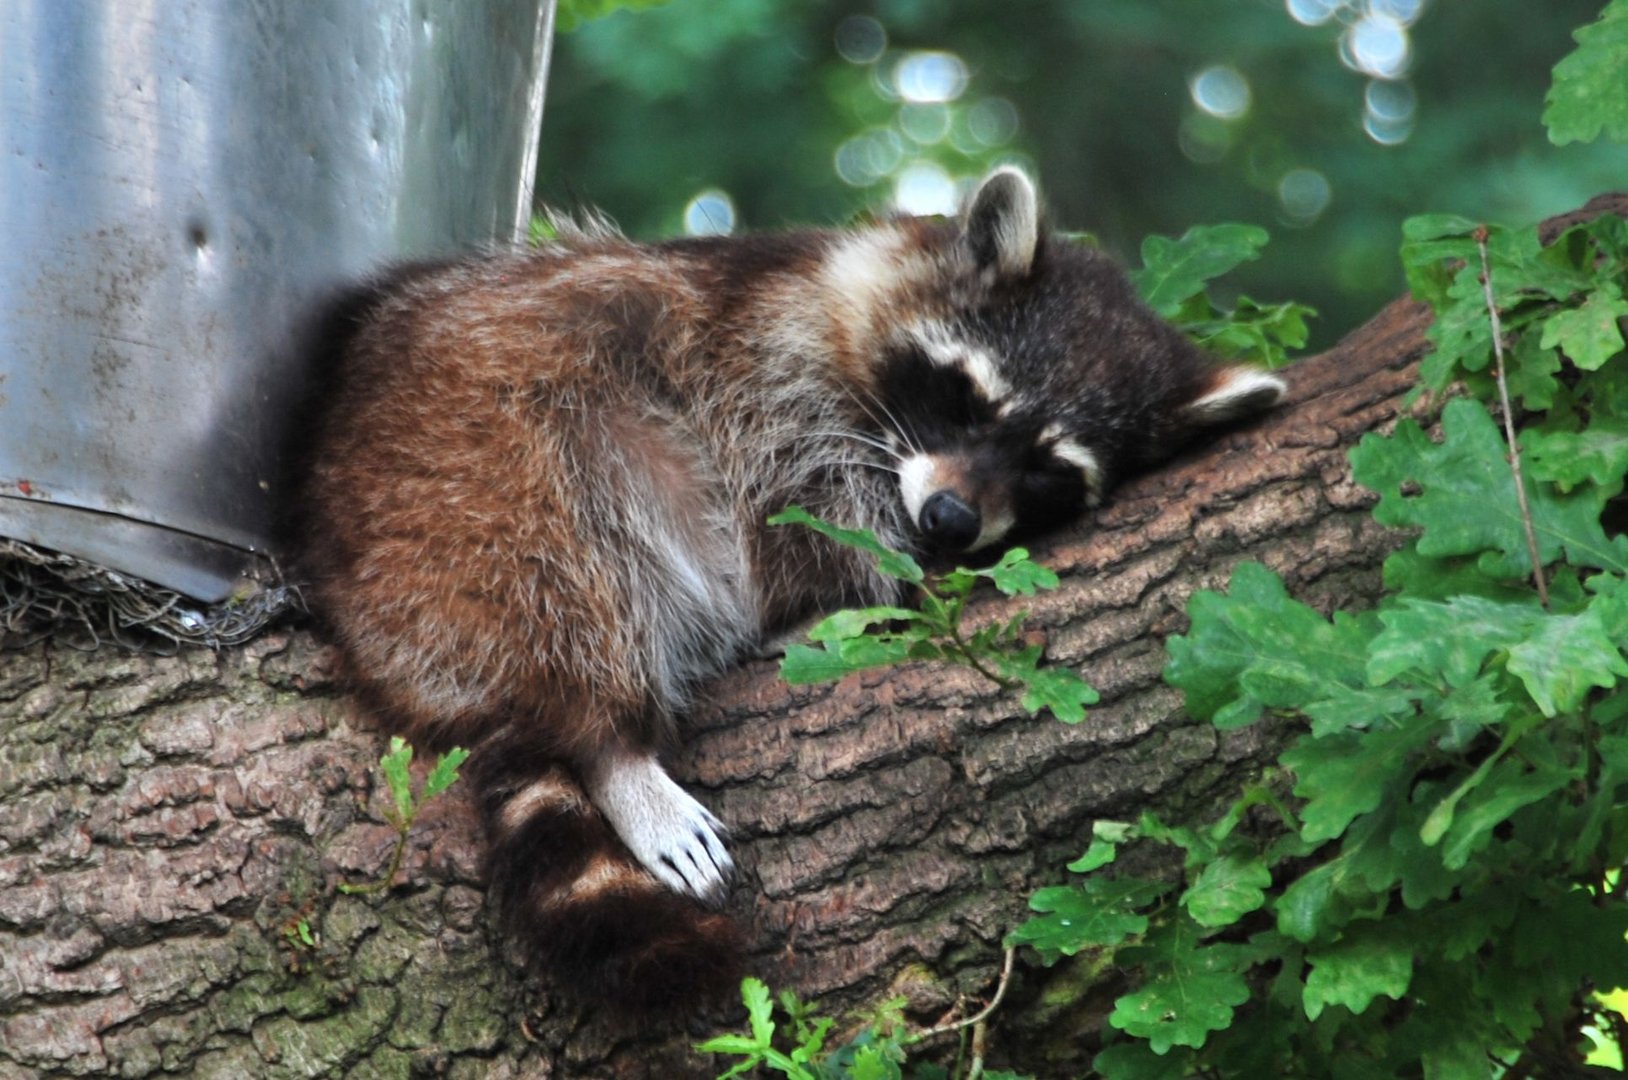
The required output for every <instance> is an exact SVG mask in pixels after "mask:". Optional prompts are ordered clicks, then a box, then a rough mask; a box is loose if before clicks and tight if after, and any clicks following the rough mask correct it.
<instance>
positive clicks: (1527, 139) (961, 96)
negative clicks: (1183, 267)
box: [539, 0, 1628, 346]
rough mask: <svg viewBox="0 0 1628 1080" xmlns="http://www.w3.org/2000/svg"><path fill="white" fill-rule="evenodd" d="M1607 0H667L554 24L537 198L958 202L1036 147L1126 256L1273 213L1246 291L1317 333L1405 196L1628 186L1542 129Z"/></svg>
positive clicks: (1395, 231)
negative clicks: (1299, 307) (1308, 312)
mask: <svg viewBox="0 0 1628 1080" xmlns="http://www.w3.org/2000/svg"><path fill="white" fill-rule="evenodd" d="M578 6H582V0H578ZM590 6H591V5H590ZM641 6H643V5H641ZM1600 7H1601V0H1550V2H1548V3H1545V4H1533V3H1529V2H1526V0H1480V2H1478V3H1474V4H1463V3H1457V4H1455V3H1448V2H1447V0H1286V2H1285V0H1007V2H1004V3H999V4H994V3H988V2H980V0H937V2H929V0H871V2H869V3H864V2H861V0H807V2H803V3H795V4H793V3H784V2H780V3H776V2H775V0H670V2H668V3H666V4H664V5H660V6H655V7H648V8H646V9H644V10H632V9H625V10H620V11H617V12H615V13H614V14H611V15H609V16H607V17H604V18H600V19H597V20H595V21H591V22H583V23H581V24H580V25H578V26H577V27H576V28H575V29H572V30H571V31H570V32H568V33H565V34H563V35H562V36H561V37H560V39H559V40H558V42H557V44H556V48H555V59H554V70H553V74H552V76H551V79H550V84H551V85H550V88H549V99H548V105H547V113H546V117H545V122H544V136H543V159H542V164H541V170H540V176H539V181H540V182H539V195H540V198H541V199H542V200H544V201H546V202H549V203H552V204H556V205H563V206H571V205H577V204H584V203H586V204H591V205H595V206H598V207H600V208H601V209H603V210H605V211H606V212H608V213H609V214H610V215H611V216H612V217H613V218H615V219H616V220H618V221H619V222H620V223H621V224H622V226H623V227H624V229H626V231H627V232H628V233H629V234H631V235H633V236H636V237H639V238H645V239H650V238H657V237H664V236H672V235H678V234H682V233H684V232H698V231H707V230H709V229H711V230H726V229H736V230H739V229H746V228H751V229H764V228H774V227H779V226H783V225H788V224H796V223H830V222H841V221H845V220H848V219H850V218H851V217H853V216H854V215H855V214H857V213H860V212H863V211H865V210H879V211H886V210H888V209H891V208H896V207H897V208H903V209H907V210H910V211H913V212H942V211H944V210H946V209H947V208H948V207H949V206H951V205H952V204H953V201H954V198H955V190H956V187H957V185H961V184H965V183H968V182H970V181H971V180H972V179H973V178H975V177H976V176H977V175H979V174H981V173H982V171H983V170H984V169H986V168H987V167H988V166H990V165H992V164H994V163H997V162H1001V161H1019V162H1022V163H1025V164H1027V165H1029V166H1031V167H1033V168H1034V169H1036V170H1037V171H1038V175H1039V178H1040V180H1041V183H1042V185H1043V187H1044V189H1045V192H1046V196H1047V200H1048V202H1049V204H1050V206H1051V208H1052V210H1053V212H1054V219H1055V224H1056V225H1057V226H1058V227H1061V228H1067V229H1079V230H1086V231H1089V232H1092V233H1094V234H1096V235H1097V236H1098V237H1100V238H1101V240H1102V241H1103V243H1104V244H1105V245H1106V246H1107V247H1109V248H1110V249H1111V250H1113V251H1115V252H1116V253H1117V254H1119V255H1121V256H1122V257H1124V258H1126V259H1127V260H1128V261H1131V262H1134V261H1135V256H1136V251H1137V247H1138V245H1139V244H1140V241H1141V238H1142V237H1143V236H1145V235H1146V234H1148V233H1154V232H1157V233H1180V232H1182V231H1183V230H1185V229H1186V228H1187V227H1188V226H1189V225H1192V224H1195V223H1201V222H1213V221H1222V220H1232V221H1248V222H1255V223H1259V224H1263V225H1266V226H1268V227H1269V228H1270V229H1271V231H1272V233H1273V242H1272V244H1271V246H1270V247H1269V248H1268V249H1267V252H1266V255H1265V258H1264V259H1263V260H1262V261H1260V262H1258V263H1256V264H1254V265H1253V266H1251V267H1247V268H1245V269H1244V270H1243V271H1241V272H1240V273H1239V274H1238V275H1236V277H1237V281H1236V285H1237V286H1238V287H1241V288H1243V289H1245V290H1246V291H1248V292H1249V293H1250V294H1251V295H1254V296H1256V297H1258V298H1261V299H1284V298H1293V299H1297V300H1302V301H1305V302H1307V303H1310V304H1313V305H1314V306H1316V307H1317V308H1318V309H1319V310H1320V311H1321V312H1322V318H1321V319H1319V320H1318V322H1317V323H1316V324H1314V328H1313V333H1314V342H1313V344H1314V345H1317V346H1322V345H1326V344H1329V343H1331V342H1332V340H1333V339H1334V338H1336V337H1338V336H1339V335H1340V334H1341V333H1343V332H1344V331H1345V330H1347V329H1349V328H1350V327H1352V326H1354V325H1355V324H1356V323H1357V322H1359V321H1360V320H1362V319H1364V318H1366V317H1367V316H1368V315H1371V314H1372V313H1373V312H1374V311H1375V310H1376V309H1377V308H1378V307H1379V306H1380V305H1381V304H1383V303H1384V302H1385V301H1387V300H1389V299H1390V298H1392V297H1394V296H1396V295H1397V294H1399V293H1400V292H1401V291H1402V288H1403V282H1402V276H1401V270H1400V268H1399V264H1398V262H1397V259H1396V257H1395V253H1396V249H1397V245H1398V242H1399V228H1400V224H1401V221H1402V219H1403V217H1405V216H1407V215H1408V214H1413V213H1420V212H1423V211H1427V210H1434V211H1447V212H1456V213H1460V214H1464V215H1467V216H1470V217H1475V218H1489V219H1496V220H1500V221H1506V222H1521V221H1535V220H1536V219H1538V218H1540V217H1542V216H1544V215H1547V214H1552V213H1556V212H1559V211H1562V210H1566V209H1570V208H1573V207H1575V206H1577V205H1579V204H1581V203H1582V202H1584V201H1585V200H1586V199H1587V198H1588V197H1590V196H1592V195H1594V194H1597V193H1599V192H1601V191H1606V190H1610V189H1612V188H1620V187H1624V186H1628V149H1625V148H1624V147H1622V146H1615V145H1590V146H1568V147H1555V146H1553V145H1551V144H1550V143H1549V142H1548V140H1547V139H1546V137H1545V135H1544V131H1543V129H1542V127H1541V126H1540V125H1539V123H1538V116H1539V113H1540V111H1541V107H1542V99H1543V93H1544V91H1545V89H1546V88H1547V86H1548V82H1549V71H1550V68H1551V67H1553V65H1554V63H1555V62H1556V61H1557V60H1558V59H1559V58H1560V57H1561V56H1563V55H1565V54H1566V53H1567V52H1568V51H1569V50H1570V48H1571V46H1572V41H1571V36H1570V34H1571V31H1572V30H1573V29H1575V28H1576V27H1578V26H1580V25H1582V24H1583V23H1585V22H1587V21H1589V20H1591V19H1592V18H1594V17H1595V16H1596V15H1597V14H1598V13H1599V10H1600ZM569 21H570V14H569V12H568V13H567V16H566V22H569ZM1624 93H1628V87H1625V88H1624Z"/></svg>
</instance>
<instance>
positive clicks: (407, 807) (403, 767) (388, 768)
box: [379, 735, 413, 822]
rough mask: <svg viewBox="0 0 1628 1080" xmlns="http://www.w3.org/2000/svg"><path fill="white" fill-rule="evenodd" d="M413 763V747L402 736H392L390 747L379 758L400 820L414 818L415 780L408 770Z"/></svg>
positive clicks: (380, 768) (381, 769)
mask: <svg viewBox="0 0 1628 1080" xmlns="http://www.w3.org/2000/svg"><path fill="white" fill-rule="evenodd" d="M412 764H413V748H412V747H411V746H409V745H408V744H407V741H406V740H405V739H403V738H402V737H401V736H399V735H392V736H390V749H389V751H388V752H387V753H386V754H385V755H384V756H383V757H381V758H380V759H379V770H380V771H381V772H383V773H384V782H385V785H386V786H387V787H388V788H389V789H390V797H391V799H392V800H393V801H394V802H395V806H396V817H397V820H398V822H408V821H411V820H412V818H413V782H412V776H411V774H410V773H409V772H408V770H409V769H410V768H411V767H412Z"/></svg>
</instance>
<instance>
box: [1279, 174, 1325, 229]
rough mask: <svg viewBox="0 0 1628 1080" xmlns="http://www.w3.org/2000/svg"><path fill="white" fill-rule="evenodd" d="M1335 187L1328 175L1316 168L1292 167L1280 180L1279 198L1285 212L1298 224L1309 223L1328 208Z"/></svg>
mask: <svg viewBox="0 0 1628 1080" xmlns="http://www.w3.org/2000/svg"><path fill="white" fill-rule="evenodd" d="M1333 194H1334V191H1333V188H1331V187H1330V186H1329V182H1328V177H1326V176H1324V175H1323V174H1322V173H1320V172H1318V171H1317V170H1316V169H1291V170H1289V171H1288V172H1287V173H1284V174H1283V179H1282V180H1280V181H1278V198H1279V199H1280V200H1281V201H1282V203H1283V212H1284V213H1286V214H1288V215H1289V220H1290V221H1291V222H1292V223H1293V224H1296V225H1309V224H1311V223H1312V222H1313V221H1315V220H1317V218H1318V217H1320V216H1321V215H1322V213H1323V211H1324V210H1326V209H1328V203H1329V199H1330V198H1332V197H1333Z"/></svg>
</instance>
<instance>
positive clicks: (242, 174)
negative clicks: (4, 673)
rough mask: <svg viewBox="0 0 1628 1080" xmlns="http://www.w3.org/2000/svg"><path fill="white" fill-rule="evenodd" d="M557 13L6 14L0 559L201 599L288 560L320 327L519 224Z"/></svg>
mask: <svg viewBox="0 0 1628 1080" xmlns="http://www.w3.org/2000/svg"><path fill="white" fill-rule="evenodd" d="M552 31H553V0H366V2H359V0H3V2H0V537H9V538H12V539H14V540H21V541H24V542H26V543H29V544H34V545H39V546H41V547H46V548H51V549H55V550H57V551H60V552H65V553H67V554H69V555H73V556H77V557H80V558H83V559H87V560H90V561H92V562H95V563H99V564H101V565H104V566H107V567H111V568H113V569H115V570H119V571H122V572H125V573H128V574H133V575H136V576H139V577H141V578H145V579H147V580H149V581H152V582H156V583H158V584H159V585H162V586H166V587H168V588H171V589H175V590H177V591H180V592H183V593H186V594H187V595H189V596H192V597H195V598H197V599H199V600H202V601H206V602H214V601H217V600H221V599H223V598H225V597H227V596H229V595H231V594H232V593H233V590H234V589H235V588H239V587H241V583H242V581H243V579H244V577H245V575H254V574H256V573H257V572H259V571H261V570H263V569H264V561H265V560H266V559H268V558H269V557H271V556H272V555H274V550H273V544H274V535H275V533H274V521H273V509H274V506H275V504H276V498H277V497H278V496H279V494H280V493H279V492H278V491H276V490H275V488H276V485H277V482H278V478H279V477H280V476H281V475H282V468H281V462H280V460H279V455H280V454H281V453H282V452H283V448H284V447H285V445H286V444H287V442H288V440H289V438H290V437H291V435H292V436H293V437H296V438H297V435H298V433H297V432H293V433H291V432H289V431H288V430H287V425H288V423H289V422H290V417H291V416H292V415H293V405H294V403H295V402H296V401H298V400H299V399H300V396H301V393H302V389H303V387H302V379H303V375H302V372H303V371H304V369H305V368H304V365H302V364H301V363H299V362H298V355H297V354H298V352H299V350H300V349H301V348H302V347H303V344H304V342H303V338H304V337H305V335H307V333H308V329H307V324H308V323H309V322H310V320H311V318H312V313H313V312H314V311H315V310H316V309H317V308H318V307H319V306H320V304H321V302H322V300H323V299H324V297H325V296H327V295H328V294H329V293H330V292H331V291H332V290H334V289H335V287H336V286H338V285H339V284H341V283H343V282H346V281H349V280H353V279H355V278H356V277H358V276H359V275H362V274H364V273H365V272H367V271H368V270H370V269H373V268H376V267H377V266H379V265H380V264H381V263H384V262H387V261H390V260H395V259H403V258H416V257H421V256H427V255H431V254H435V253H441V252H447V251H451V250H457V249H463V248H467V247H469V246H471V245H473V244H477V243H481V242H489V241H492V240H494V239H496V240H500V241H509V240H511V239H513V238H514V237H516V235H517V232H518V230H520V229H522V228H524V226H525V223H526V221H527V218H528V213H529V209H530V205H531V188H532V177H533V173H534V171H535V165H536V153H537V139H538V134H539V131H540V127H541V114H542V103H543V86H544V80H545V76H546V72H547V67H548V55H549V47H550V42H551V38H552Z"/></svg>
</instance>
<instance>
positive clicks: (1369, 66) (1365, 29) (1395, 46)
mask: <svg viewBox="0 0 1628 1080" xmlns="http://www.w3.org/2000/svg"><path fill="white" fill-rule="evenodd" d="M1412 51H1413V50H1412V45H1411V43H1410V42H1409V41H1408V32H1407V27H1405V26H1403V25H1402V24H1401V23H1400V22H1398V21H1397V20H1395V19H1393V18H1391V17H1390V16H1388V15H1378V14H1375V13H1373V12H1369V13H1368V14H1367V15H1364V16H1363V17H1362V18H1360V19H1358V20H1357V21H1356V22H1354V23H1352V24H1351V25H1350V26H1348V27H1346V30H1345V33H1344V34H1343V35H1342V36H1341V38H1340V59H1342V60H1344V61H1345V63H1346V65H1347V66H1349V67H1352V68H1354V69H1356V70H1357V71H1360V72H1362V73H1363V74H1364V75H1372V76H1374V77H1375V78H1380V79H1395V78H1400V77H1401V76H1402V75H1403V74H1405V73H1406V72H1407V69H1408V61H1409V60H1410V59H1411V58H1412Z"/></svg>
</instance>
